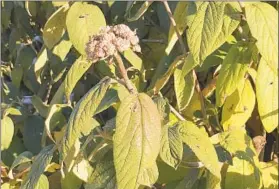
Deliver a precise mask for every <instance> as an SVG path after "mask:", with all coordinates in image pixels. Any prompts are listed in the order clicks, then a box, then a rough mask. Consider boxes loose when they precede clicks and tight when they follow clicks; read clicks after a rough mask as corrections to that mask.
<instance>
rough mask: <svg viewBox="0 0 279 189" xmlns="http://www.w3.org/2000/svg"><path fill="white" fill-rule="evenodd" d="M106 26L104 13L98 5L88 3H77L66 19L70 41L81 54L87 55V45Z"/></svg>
mask: <svg viewBox="0 0 279 189" xmlns="http://www.w3.org/2000/svg"><path fill="white" fill-rule="evenodd" d="M105 25H106V20H105V17H104V15H103V13H102V11H101V10H100V9H99V8H98V7H97V6H96V5H92V4H88V3H82V2H75V3H74V4H73V5H72V6H71V8H70V10H69V12H68V14H67V18H66V26H67V30H68V33H69V37H70V40H71V42H72V43H73V45H74V47H75V48H76V49H77V50H78V51H79V53H80V54H85V45H86V43H87V42H88V41H89V37H90V36H92V35H94V34H97V33H98V32H99V29H100V28H101V27H102V26H105Z"/></svg>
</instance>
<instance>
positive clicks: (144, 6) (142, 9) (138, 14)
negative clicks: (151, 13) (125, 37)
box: [127, 1, 153, 22]
mask: <svg viewBox="0 0 279 189" xmlns="http://www.w3.org/2000/svg"><path fill="white" fill-rule="evenodd" d="M152 3H153V1H145V2H143V3H142V5H141V7H140V8H139V9H138V11H137V12H136V14H135V15H133V16H131V17H127V21H128V22H133V21H136V20H138V19H139V18H140V17H141V16H142V15H143V14H144V13H145V12H146V11H147V9H148V7H149V6H150V5H151V4H152Z"/></svg>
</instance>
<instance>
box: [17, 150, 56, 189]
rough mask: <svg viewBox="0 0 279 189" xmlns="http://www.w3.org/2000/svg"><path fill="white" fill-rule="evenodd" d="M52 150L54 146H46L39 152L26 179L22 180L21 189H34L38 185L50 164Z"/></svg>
mask: <svg viewBox="0 0 279 189" xmlns="http://www.w3.org/2000/svg"><path fill="white" fill-rule="evenodd" d="M54 150H55V147H54V145H49V146H46V147H45V148H43V149H42V150H41V152H40V153H39V154H38V155H37V156H36V158H35V160H34V162H33V164H32V166H31V170H30V171H29V172H28V174H27V177H26V178H25V179H24V180H23V182H22V185H21V187H20V188H21V189H34V188H36V187H37V186H38V185H39V184H40V181H39V180H40V177H41V175H42V174H43V173H44V171H45V168H46V167H47V165H48V164H49V163H50V162H51V160H52V157H53V152H54Z"/></svg>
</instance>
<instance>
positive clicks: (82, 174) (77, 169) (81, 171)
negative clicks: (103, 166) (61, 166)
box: [72, 159, 93, 182]
mask: <svg viewBox="0 0 279 189" xmlns="http://www.w3.org/2000/svg"><path fill="white" fill-rule="evenodd" d="M72 171H73V173H74V174H75V175H76V176H77V177H78V178H79V179H80V180H82V181H84V182H88V179H89V178H90V175H91V174H92V172H93V168H92V166H91V165H90V163H89V161H88V160H86V159H82V160H81V161H80V162H78V163H76V164H75V165H74V166H73V169H72Z"/></svg>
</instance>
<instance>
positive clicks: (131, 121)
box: [113, 93, 161, 189]
mask: <svg viewBox="0 0 279 189" xmlns="http://www.w3.org/2000/svg"><path fill="white" fill-rule="evenodd" d="M160 138H161V120H160V115H159V112H158V110H157V107H156V105H155V104H154V102H153V101H152V99H151V98H150V97H149V96H147V95H146V94H144V93H140V94H136V95H129V96H128V97H126V99H125V100H124V101H122V103H121V105H120V107H119V109H118V112H117V117H116V131H115V134H114V138H113V141H114V143H113V152H114V154H113V155H114V164H115V170H116V180H117V186H118V188H122V189H136V188H137V187H138V186H139V185H140V184H143V185H145V184H146V183H141V181H146V179H142V178H143V175H142V174H145V173H146V169H151V168H152V167H153V166H154V164H155V162H156V158H157V156H158V154H159V150H160Z"/></svg>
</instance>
